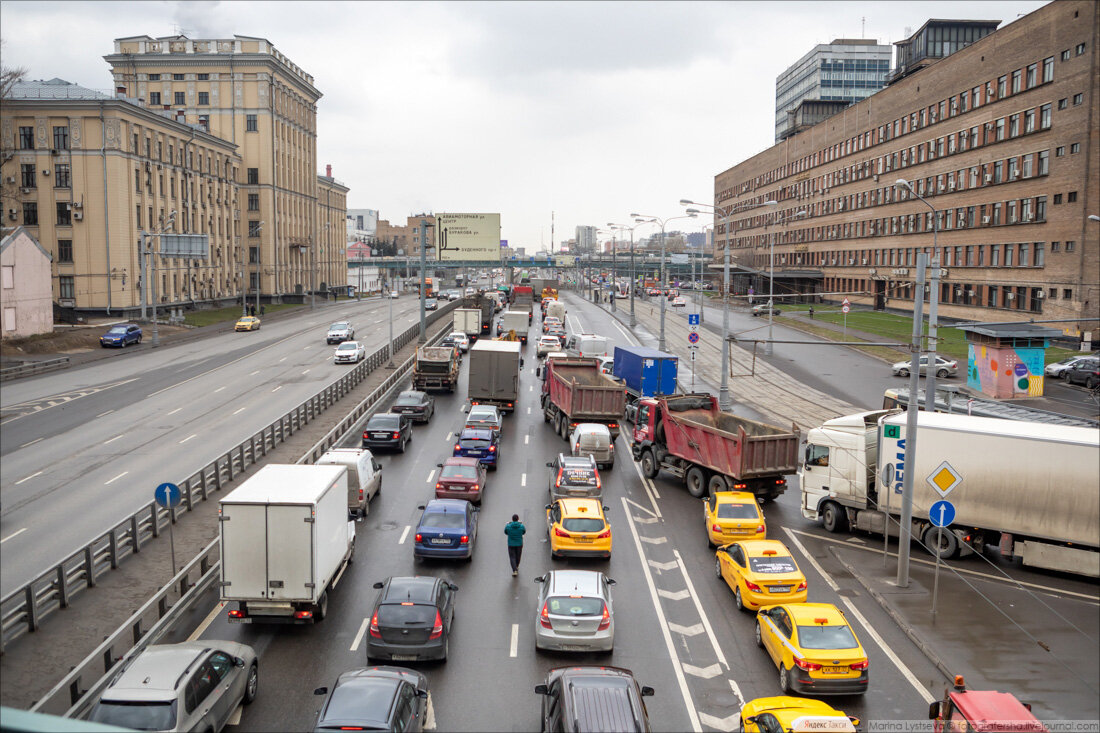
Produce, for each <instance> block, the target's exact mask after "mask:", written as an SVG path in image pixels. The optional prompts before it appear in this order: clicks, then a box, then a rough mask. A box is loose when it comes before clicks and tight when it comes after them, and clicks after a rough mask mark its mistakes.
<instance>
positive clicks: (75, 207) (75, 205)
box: [73, 201, 84, 209]
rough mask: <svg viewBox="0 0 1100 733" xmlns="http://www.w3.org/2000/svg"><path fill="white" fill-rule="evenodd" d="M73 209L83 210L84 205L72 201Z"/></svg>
mask: <svg viewBox="0 0 1100 733" xmlns="http://www.w3.org/2000/svg"><path fill="white" fill-rule="evenodd" d="M73 208H74V209H83V208H84V204H82V203H81V202H79V201H74V202H73Z"/></svg>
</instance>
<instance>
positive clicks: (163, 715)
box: [88, 700, 176, 730]
mask: <svg viewBox="0 0 1100 733" xmlns="http://www.w3.org/2000/svg"><path fill="white" fill-rule="evenodd" d="M88 719H89V720H91V721H94V722H96V723H106V724H108V725H117V726H118V727H119V728H129V729H131V730H171V729H172V728H174V727H176V703H175V701H165V702H144V701H143V702H121V701H113V700H100V701H99V702H98V703H96V706H95V708H93V709H92V714H91V715H90V716H89V717H88Z"/></svg>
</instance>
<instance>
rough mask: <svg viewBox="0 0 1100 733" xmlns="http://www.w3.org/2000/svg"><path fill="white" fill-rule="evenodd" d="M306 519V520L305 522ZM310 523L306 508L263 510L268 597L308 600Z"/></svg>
mask: <svg viewBox="0 0 1100 733" xmlns="http://www.w3.org/2000/svg"><path fill="white" fill-rule="evenodd" d="M307 520H310V521H307ZM313 552H314V547H313V521H312V511H311V508H310V507H309V506H301V505H285V504H277V505H272V506H269V507H268V509H267V575H268V591H269V592H268V596H267V597H268V598H270V599H271V600H273V601H278V600H296V599H299V600H300V599H312V598H313V593H314V588H313V587H312V584H313V583H315V582H316V579H315V578H314V577H313Z"/></svg>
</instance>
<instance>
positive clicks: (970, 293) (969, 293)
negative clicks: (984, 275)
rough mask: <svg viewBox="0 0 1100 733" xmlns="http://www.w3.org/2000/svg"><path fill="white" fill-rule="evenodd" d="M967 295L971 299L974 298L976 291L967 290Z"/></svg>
mask: <svg viewBox="0 0 1100 733" xmlns="http://www.w3.org/2000/svg"><path fill="white" fill-rule="evenodd" d="M966 294H967V295H969V296H970V297H971V298H973V297H974V291H973V290H967V291H966Z"/></svg>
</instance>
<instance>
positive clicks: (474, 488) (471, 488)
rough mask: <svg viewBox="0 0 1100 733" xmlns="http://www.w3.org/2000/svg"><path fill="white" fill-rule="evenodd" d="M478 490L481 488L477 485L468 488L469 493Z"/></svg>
mask: <svg viewBox="0 0 1100 733" xmlns="http://www.w3.org/2000/svg"><path fill="white" fill-rule="evenodd" d="M480 488H481V487H480V486H478V485H477V484H474V485H473V486H471V487H470V491H477V490H478V489H480Z"/></svg>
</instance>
